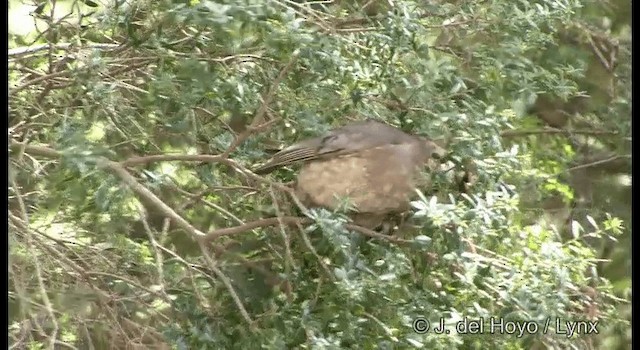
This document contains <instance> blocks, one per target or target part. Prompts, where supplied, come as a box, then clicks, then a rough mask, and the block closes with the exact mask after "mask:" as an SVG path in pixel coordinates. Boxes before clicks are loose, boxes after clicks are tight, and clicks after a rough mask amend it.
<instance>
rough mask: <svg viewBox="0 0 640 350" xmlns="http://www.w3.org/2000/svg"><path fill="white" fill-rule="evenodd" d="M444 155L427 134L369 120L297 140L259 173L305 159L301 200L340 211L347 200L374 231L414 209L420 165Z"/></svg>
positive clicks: (356, 219) (358, 219) (363, 223)
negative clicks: (411, 203)
mask: <svg viewBox="0 0 640 350" xmlns="http://www.w3.org/2000/svg"><path fill="white" fill-rule="evenodd" d="M444 154H445V151H444V149H443V148H441V147H440V146H438V145H437V144H435V143H434V142H433V141H431V140H429V139H427V138H425V137H422V136H415V135H410V134H407V133H405V132H403V131H401V130H399V129H397V128H395V127H392V126H390V125H387V124H384V123H381V122H378V121H375V120H370V119H368V120H365V121H360V122H355V123H351V124H348V125H345V126H342V127H340V128H337V129H333V130H331V131H330V132H329V133H327V134H326V135H325V136H321V137H316V138H311V139H306V140H303V141H300V142H298V143H295V144H293V145H291V146H289V147H287V148H285V149H283V150H282V151H280V152H278V153H276V154H275V155H273V157H272V158H271V159H270V160H269V161H267V162H266V163H265V164H264V165H262V166H261V167H259V168H257V169H256V170H255V171H254V172H255V173H256V174H268V173H270V172H272V171H274V170H275V169H277V168H279V167H282V166H285V165H289V164H294V163H303V166H302V169H301V170H300V173H299V174H298V177H297V180H296V186H295V192H296V195H297V197H298V198H299V199H300V201H301V202H302V204H304V205H306V206H308V207H323V208H326V209H329V210H335V209H336V208H338V206H340V203H341V199H343V198H348V201H349V203H351V205H352V206H353V207H354V208H355V211H356V213H354V215H352V220H353V221H354V223H355V224H357V225H360V226H364V227H368V228H371V229H373V228H376V227H378V226H379V225H380V224H381V223H382V222H383V221H384V220H385V219H386V218H387V217H388V216H389V215H394V214H399V213H403V212H406V211H407V210H409V202H410V200H411V197H413V195H414V194H415V191H414V189H415V187H416V184H417V177H418V175H419V174H420V170H421V168H423V167H424V166H425V165H427V162H428V161H429V159H431V158H433V157H434V156H439V157H442V156H444Z"/></svg>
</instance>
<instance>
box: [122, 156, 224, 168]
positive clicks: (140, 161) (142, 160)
mask: <svg viewBox="0 0 640 350" xmlns="http://www.w3.org/2000/svg"><path fill="white" fill-rule="evenodd" d="M223 160H224V159H223V158H222V157H221V156H219V155H207V154H154V155H151V156H142V157H132V158H129V159H127V160H125V161H122V162H120V165H122V166H123V167H128V166H136V165H145V164H148V163H154V162H175V161H181V162H207V163H215V162H220V161H223Z"/></svg>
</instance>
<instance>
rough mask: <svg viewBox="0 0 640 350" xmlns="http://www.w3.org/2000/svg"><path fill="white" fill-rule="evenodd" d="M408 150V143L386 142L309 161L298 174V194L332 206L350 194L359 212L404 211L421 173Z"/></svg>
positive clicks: (311, 203) (309, 203) (352, 202)
mask: <svg viewBox="0 0 640 350" xmlns="http://www.w3.org/2000/svg"><path fill="white" fill-rule="evenodd" d="M405 151H406V147H405V145H397V146H386V147H380V148H373V149H370V150H366V151H362V152H358V153H356V154H350V155H344V156H340V157H335V158H330V159H322V160H314V161H312V162H309V163H307V164H305V165H304V166H303V167H302V169H301V170H300V173H299V175H298V179H297V192H298V196H299V197H300V198H301V199H302V200H303V201H304V202H306V204H307V205H310V206H321V207H325V208H329V209H335V208H337V207H338V205H339V204H340V203H341V200H343V199H344V198H348V200H349V202H350V203H351V204H352V205H353V206H354V207H355V208H356V209H357V210H358V211H359V212H369V213H385V212H397V211H404V210H406V209H408V205H409V200H410V197H411V196H412V195H413V189H414V182H415V175H416V174H417V170H416V166H415V164H414V162H413V161H412V160H411V159H410V157H408V156H407V154H405V153H406V152H405Z"/></svg>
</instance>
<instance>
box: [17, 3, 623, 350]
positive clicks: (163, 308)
mask: <svg viewBox="0 0 640 350" xmlns="http://www.w3.org/2000/svg"><path fill="white" fill-rule="evenodd" d="M629 6H630V4H628V3H627V2H623V1H618V0H611V1H593V2H592V1H588V0H582V1H580V0H535V1H507V0H487V1H465V0H452V1H440V0H433V1H388V2H387V1H376V0H373V1H363V0H362V1H353V2H351V1H338V0H335V1H325V2H321V1H316V2H308V3H305V2H303V1H291V0H271V1H261V0H235V1H233V0H227V1H225V0H219V1H208V0H201V1H168V0H166V1H165V0H163V1H127V0H124V1H103V2H100V1H95V0H73V1H68V0H67V1H55V0H53V1H51V0H42V1H38V2H37V3H34V4H24V3H20V2H12V1H10V5H9V14H10V17H9V29H10V35H9V41H10V49H9V69H10V71H9V84H10V86H9V108H10V112H9V135H10V145H9V148H10V157H11V161H10V165H9V244H10V258H9V260H10V264H9V314H10V315H9V316H10V323H9V334H10V344H11V345H12V346H13V347H14V348H16V349H22V348H28V349H39V348H49V349H54V348H55V349H63V348H78V349H153V348H157V349H169V348H176V349H220V348H238V349H244V348H248V349H252V348H267V349H284V348H313V349H318V348H327V349H336V348H362V349H375V348H382V349H392V348H393V349H396V348H397V349H404V348H424V349H444V348H460V349H544V348H555V349H565V348H573V349H596V348H603V349H604V348H606V349H626V348H628V346H629V343H630V337H631V332H630V304H629V301H628V300H629V298H630V294H631V283H630V263H629V261H630V258H629V251H628V247H629V244H628V243H629V242H630V229H631V213H630V201H631V195H630V164H631V162H630V141H631V137H630V122H631V82H630V72H631V68H630V61H631V60H630V41H631V34H630V8H629ZM364 118H375V119H379V120H383V121H385V122H387V123H389V124H392V125H396V126H398V127H401V128H403V129H404V130H407V131H410V132H413V133H418V134H423V135H428V136H429V137H431V138H434V139H438V140H441V141H442V142H443V143H444V144H446V145H447V149H448V151H449V152H450V155H449V156H448V158H447V159H446V162H443V164H442V165H441V166H440V168H438V169H437V170H436V171H433V172H431V173H430V185H429V186H424V187H423V188H421V189H420V192H421V196H419V197H418V198H416V201H415V202H413V214H414V216H413V219H412V220H413V221H414V224H415V226H416V227H415V228H414V229H411V230H404V231H400V232H396V233H395V234H394V235H391V236H386V235H381V234H377V233H375V232H371V231H368V230H362V229H358V228H357V227H353V226H349V225H345V223H346V221H347V220H346V216H345V215H344V214H343V213H341V212H336V213H332V212H328V211H326V210H316V209H314V210H312V212H311V213H310V214H309V217H307V218H304V217H301V214H300V211H299V209H298V207H297V206H296V204H295V203H294V201H292V199H291V196H290V195H289V191H288V190H287V189H288V187H287V183H288V182H290V181H292V180H293V179H294V176H295V168H291V169H282V170H279V171H278V172H276V173H273V174H271V175H268V176H258V175H256V174H254V173H252V172H251V170H250V169H252V168H254V167H255V165H256V164H259V163H260V162H262V161H264V159H266V158H267V157H268V156H269V155H270V154H272V152H273V150H275V149H279V148H281V147H282V146H284V145H286V144H287V143H290V142H293V141H294V140H299V139H301V138H302V137H305V136H311V135H318V134H320V133H322V132H324V131H326V130H328V129H329V128H331V127H335V126H338V125H343V124H345V123H347V122H348V121H352V120H361V119H364ZM347 226H348V227H347ZM465 317H466V318H469V319H481V318H482V319H485V320H489V318H490V317H496V318H502V319H504V320H505V321H512V322H535V324H536V325H539V327H540V329H539V331H538V332H535V334H527V333H525V334H523V335H522V336H521V337H518V336H516V335H514V334H501V335H469V334H460V333H458V332H455V327H454V326H455V324H456V322H458V321H461V320H464V318H465ZM420 318H424V319H427V320H429V321H430V322H432V325H436V324H437V322H439V320H440V319H441V318H442V319H443V320H444V322H445V323H446V325H447V327H449V329H450V330H452V332H451V333H450V334H436V333H434V332H433V331H430V332H427V333H425V334H420V333H419V332H416V331H414V329H413V324H414V321H415V320H417V319H420ZM556 320H561V321H562V322H565V321H585V322H586V321H591V322H595V321H597V322H598V326H597V330H598V333H599V334H581V335H574V336H572V337H568V336H567V335H566V334H556V333H558V332H557V331H558V330H560V331H561V330H562V329H565V330H566V327H563V328H562V329H557V328H556ZM547 321H550V322H551V323H550V324H551V327H550V328H549V330H548V332H542V328H543V326H544V325H545V323H546V322H547Z"/></svg>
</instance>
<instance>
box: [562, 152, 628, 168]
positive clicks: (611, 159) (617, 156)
mask: <svg viewBox="0 0 640 350" xmlns="http://www.w3.org/2000/svg"><path fill="white" fill-rule="evenodd" d="M621 158H631V155H622V156H620V155H616V156H613V157H609V158H605V159H599V160H594V161H592V162H589V163H585V164H580V165H576V166H574V167H571V168H568V169H567V170H566V171H575V170H578V169H584V168H590V167H593V166H596V165H600V164H604V163H609V162H613V161H616V160H618V159H621Z"/></svg>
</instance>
